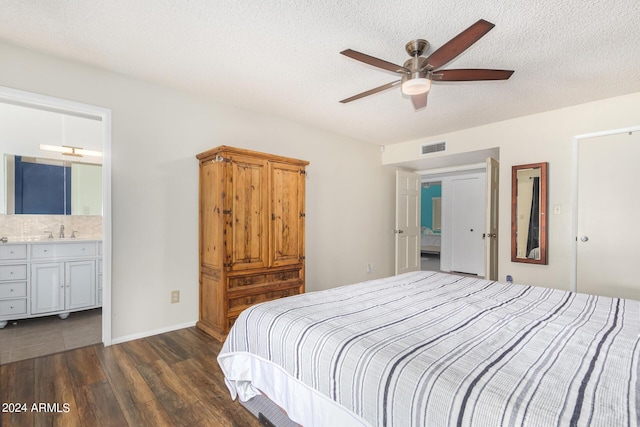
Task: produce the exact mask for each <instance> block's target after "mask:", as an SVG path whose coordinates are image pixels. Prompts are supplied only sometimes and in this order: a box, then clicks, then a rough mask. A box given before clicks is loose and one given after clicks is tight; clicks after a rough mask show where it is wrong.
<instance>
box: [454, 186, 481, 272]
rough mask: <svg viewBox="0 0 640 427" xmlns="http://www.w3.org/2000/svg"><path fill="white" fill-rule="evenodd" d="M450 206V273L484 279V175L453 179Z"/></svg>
mask: <svg viewBox="0 0 640 427" xmlns="http://www.w3.org/2000/svg"><path fill="white" fill-rule="evenodd" d="M451 206H452V209H451V214H452V216H451V271H454V272H460V273H469V274H477V275H478V276H484V241H483V240H482V234H483V233H484V226H485V217H484V216H485V176H484V174H478V175H469V176H464V177H460V178H454V179H453V180H452V182H451Z"/></svg>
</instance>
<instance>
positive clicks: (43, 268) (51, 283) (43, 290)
mask: <svg viewBox="0 0 640 427" xmlns="http://www.w3.org/2000/svg"><path fill="white" fill-rule="evenodd" d="M59 310H64V263H61V262H53V263H43V264H31V314H37V313H49V312H51V311H59Z"/></svg>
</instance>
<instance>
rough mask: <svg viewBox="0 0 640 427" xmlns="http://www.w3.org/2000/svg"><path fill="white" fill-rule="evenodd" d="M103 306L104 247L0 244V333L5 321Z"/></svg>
mask: <svg viewBox="0 0 640 427" xmlns="http://www.w3.org/2000/svg"><path fill="white" fill-rule="evenodd" d="M101 306H102V242H101V241H100V240H80V239H45V240H40V241H25V242H19V241H16V242H8V243H0V329H1V328H4V327H5V326H6V325H7V322H9V321H13V320H19V319H27V318H31V317H40V316H50V315H58V316H59V317H60V318H61V319H65V318H67V317H68V316H69V314H70V313H72V312H74V311H80V310H87V309H91V308H96V307H101Z"/></svg>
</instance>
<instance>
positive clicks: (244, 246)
mask: <svg viewBox="0 0 640 427" xmlns="http://www.w3.org/2000/svg"><path fill="white" fill-rule="evenodd" d="M227 174H228V175H227V179H226V183H227V192H226V197H224V201H223V204H224V210H223V214H224V216H225V218H226V220H225V236H224V240H225V250H226V260H225V267H227V268H230V269H231V270H243V269H249V268H261V267H267V266H268V262H267V259H268V258H267V256H268V253H269V249H268V238H269V233H268V229H267V227H268V225H267V215H268V209H269V204H268V200H267V197H268V192H267V189H268V187H267V161H266V160H262V159H256V158H253V157H250V156H242V155H234V156H233V158H232V161H231V162H230V163H229V164H227Z"/></svg>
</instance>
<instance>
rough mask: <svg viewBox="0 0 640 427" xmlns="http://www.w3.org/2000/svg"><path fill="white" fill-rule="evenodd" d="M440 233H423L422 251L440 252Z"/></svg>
mask: <svg viewBox="0 0 640 427" xmlns="http://www.w3.org/2000/svg"><path fill="white" fill-rule="evenodd" d="M440 236H441V235H440V234H430V233H423V234H421V235H420V252H425V253H435V254H439V253H440Z"/></svg>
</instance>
